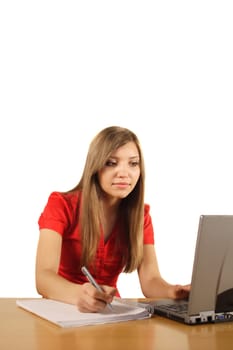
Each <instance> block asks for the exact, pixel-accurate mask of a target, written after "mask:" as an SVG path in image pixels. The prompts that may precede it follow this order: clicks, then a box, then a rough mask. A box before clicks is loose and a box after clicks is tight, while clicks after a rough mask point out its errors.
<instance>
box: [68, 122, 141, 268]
mask: <svg viewBox="0 0 233 350" xmlns="http://www.w3.org/2000/svg"><path fill="white" fill-rule="evenodd" d="M131 141H133V142H134V143H135V145H136V147H137V149H138V152H139V162H140V177H139V179H138V182H137V184H136V186H135V188H134V189H133V191H132V192H131V193H130V194H129V195H128V196H127V197H126V198H124V199H122V202H121V203H122V204H121V208H122V210H121V217H122V216H123V222H124V225H125V226H124V231H125V232H126V235H127V237H126V242H128V254H126V255H125V257H123V262H124V271H125V272H132V271H133V270H135V269H136V268H138V266H139V265H140V263H141V261H142V255H143V224H144V187H145V167H144V159H143V154H142V150H141V146H140V143H139V140H138V137H137V136H136V135H135V134H134V133H133V132H132V131H130V130H129V129H126V128H123V127H119V126H110V127H107V128H105V129H103V130H102V131H100V132H99V133H98V134H97V135H96V136H95V138H94V139H93V140H92V142H91V143H90V146H89V150H88V153H87V157H86V163H85V166H84V170H83V174H82V177H81V179H80V181H79V183H78V185H77V186H76V187H75V188H73V189H72V190H71V191H77V190H79V191H80V192H81V204H80V217H79V219H80V228H81V235H82V263H83V264H84V265H87V266H88V265H89V264H90V263H91V261H92V259H93V258H94V257H95V254H96V250H97V246H98V242H99V239H100V228H101V222H100V216H101V207H100V197H101V194H102V190H101V188H100V185H99V182H98V177H97V173H98V172H99V170H100V169H102V168H103V167H104V166H105V164H106V162H107V160H108V159H109V158H110V156H111V154H112V153H113V152H114V151H115V150H117V149H118V148H119V147H121V146H123V145H125V144H126V143H128V142H131ZM69 192H70V191H69Z"/></svg>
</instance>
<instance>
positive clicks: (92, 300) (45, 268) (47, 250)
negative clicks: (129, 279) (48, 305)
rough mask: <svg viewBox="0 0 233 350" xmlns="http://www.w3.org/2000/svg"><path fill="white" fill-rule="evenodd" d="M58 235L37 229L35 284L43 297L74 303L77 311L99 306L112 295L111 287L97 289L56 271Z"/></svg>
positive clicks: (93, 309)
mask: <svg viewBox="0 0 233 350" xmlns="http://www.w3.org/2000/svg"><path fill="white" fill-rule="evenodd" d="M61 245H62V237H61V235H60V234H58V233H57V232H55V231H53V230H49V229H42V230H40V237H39V242H38V246H37V255H36V288H37V291H38V293H39V294H40V295H42V296H43V297H45V298H49V299H54V300H60V301H63V302H66V303H69V304H75V305H77V307H78V308H79V310H80V311H83V312H86V311H89V312H96V311H100V310H102V309H103V308H104V307H105V306H106V303H110V302H111V301H112V298H113V294H114V291H115V290H114V288H111V287H107V286H104V287H103V288H104V290H105V292H104V293H103V292H100V291H98V290H97V289H96V288H95V287H93V286H92V285H91V284H90V283H85V284H83V285H79V284H76V283H72V282H70V281H68V280H66V279H65V278H63V277H62V276H60V275H58V268H59V263H60V256H61Z"/></svg>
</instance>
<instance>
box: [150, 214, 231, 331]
mask: <svg viewBox="0 0 233 350" xmlns="http://www.w3.org/2000/svg"><path fill="white" fill-rule="evenodd" d="M151 304H152V305H153V308H154V313H155V314H158V315H160V316H164V317H167V318H170V319H173V320H175V321H179V322H183V323H186V324H190V325H195V324H203V323H215V322H226V321H233V215H201V216H200V221H199V228H198V234H197V241H196V249H195V256H194V263H193V271H192V280H191V292H190V295H189V298H188V300H175V301H174V300H170V299H166V300H159V301H153V302H151Z"/></svg>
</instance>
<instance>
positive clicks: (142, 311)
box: [16, 298, 151, 328]
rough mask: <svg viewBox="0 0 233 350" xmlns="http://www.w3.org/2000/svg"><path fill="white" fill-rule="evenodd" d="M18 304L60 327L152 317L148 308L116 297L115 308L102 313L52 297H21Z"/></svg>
mask: <svg viewBox="0 0 233 350" xmlns="http://www.w3.org/2000/svg"><path fill="white" fill-rule="evenodd" d="M16 304H17V305H18V306H19V307H21V308H23V309H25V310H27V311H30V312H31V313H33V314H35V315H37V316H40V317H42V318H44V319H46V320H48V321H50V322H53V323H55V324H56V325H58V326H60V327H66V328H68V327H80V326H86V325H95V324H101V323H113V322H122V321H129V320H139V319H144V318H149V317H151V313H150V311H149V310H147V309H146V308H144V307H142V306H139V305H137V304H136V303H135V304H132V303H127V302H124V303H122V302H121V301H120V300H117V299H114V300H113V302H112V303H111V305H112V307H113V309H112V310H110V309H109V308H107V307H106V308H105V309H104V310H103V311H102V312H100V313H83V312H80V311H78V309H77V307H76V306H75V305H71V304H66V303H62V302H60V301H55V300H51V299H44V298H40V299H19V300H17V301H16Z"/></svg>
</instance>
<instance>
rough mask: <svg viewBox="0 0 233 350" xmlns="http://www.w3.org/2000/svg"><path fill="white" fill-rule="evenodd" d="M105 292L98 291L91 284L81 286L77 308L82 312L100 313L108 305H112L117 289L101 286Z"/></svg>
mask: <svg viewBox="0 0 233 350" xmlns="http://www.w3.org/2000/svg"><path fill="white" fill-rule="evenodd" d="M101 287H102V288H103V292H101V291H99V290H97V289H96V288H95V287H94V286H93V285H92V284H91V283H89V282H87V283H84V284H83V285H79V296H78V299H77V303H76V305H77V308H78V310H79V311H81V312H100V311H102V310H103V309H104V308H105V307H106V305H107V304H109V303H111V302H112V300H113V297H114V295H115V293H116V289H115V288H113V287H109V286H101Z"/></svg>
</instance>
